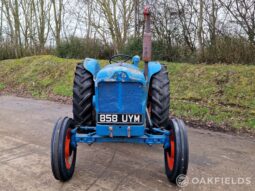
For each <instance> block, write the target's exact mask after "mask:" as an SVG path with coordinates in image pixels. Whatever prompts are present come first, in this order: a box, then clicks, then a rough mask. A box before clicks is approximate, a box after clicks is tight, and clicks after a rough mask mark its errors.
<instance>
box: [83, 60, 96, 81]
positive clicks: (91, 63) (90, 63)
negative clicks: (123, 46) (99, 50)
mask: <svg viewBox="0 0 255 191" xmlns="http://www.w3.org/2000/svg"><path fill="white" fill-rule="evenodd" d="M83 66H84V68H85V69H86V70H87V71H89V72H90V73H91V74H92V75H93V78H94V79H95V78H96V75H97V73H98V71H99V70H100V65H99V62H98V61H97V60H96V59H93V58H86V59H85V60H84V62H83Z"/></svg>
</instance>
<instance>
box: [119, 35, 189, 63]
mask: <svg viewBox="0 0 255 191" xmlns="http://www.w3.org/2000/svg"><path fill="white" fill-rule="evenodd" d="M142 43H143V42H142V38H130V39H129V40H128V42H127V44H126V45H125V48H124V49H123V51H122V52H124V53H125V54H128V55H142V52H143V50H142V49H143V48H142ZM191 58H192V53H191V52H190V51H189V50H188V49H187V48H186V47H184V46H183V47H178V46H172V45H170V44H168V43H166V42H165V41H164V40H156V41H155V40H154V41H153V42H152V59H153V60H165V61H175V62H176V61H177V62H184V61H190V60H191Z"/></svg>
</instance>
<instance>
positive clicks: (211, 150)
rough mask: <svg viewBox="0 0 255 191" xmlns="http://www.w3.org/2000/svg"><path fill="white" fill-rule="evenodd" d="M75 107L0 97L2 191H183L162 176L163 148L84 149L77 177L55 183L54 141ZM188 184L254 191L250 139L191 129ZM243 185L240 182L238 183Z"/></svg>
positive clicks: (254, 143) (253, 152)
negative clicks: (59, 124) (58, 127)
mask: <svg viewBox="0 0 255 191" xmlns="http://www.w3.org/2000/svg"><path fill="white" fill-rule="evenodd" d="M66 115H67V116H72V115H71V106H70V105H63V104H58V103H54V102H49V101H38V100H33V99H25V98H17V97H10V96H0V190H1V191H2V190H3V191H8V190H43V191H45V190H47V191H48V190H70V191H73V190H90V191H92V190H102V191H103V190H130V191H131V190H135V191H140V190H145V191H150V190H151V191H155V190H160V191H164V190H180V189H181V188H178V187H176V186H174V185H172V184H170V183H169V182H168V180H167V178H166V176H165V174H164V163H163V149H162V146H153V147H148V146H146V145H133V144H98V145H97V144H94V145H92V146H88V145H85V144H81V145H79V147H78V158H77V165H76V171H75V174H74V177H73V179H72V180H71V181H69V182H67V183H60V182H58V181H56V180H55V179H54V178H53V176H52V173H51V166H50V139H51V133H52V130H53V126H54V123H55V121H56V120H57V118H58V117H61V116H66ZM188 136H189V144H190V163H189V171H188V178H189V184H188V185H187V186H186V187H185V188H182V189H183V190H245V191H247V190H255V187H254V186H255V178H254V175H255V141H254V139H252V138H247V137H239V136H233V135H228V134H222V133H216V132H211V131H207V130H198V129H192V128H188ZM238 181H239V182H238Z"/></svg>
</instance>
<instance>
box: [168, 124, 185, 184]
mask: <svg viewBox="0 0 255 191" xmlns="http://www.w3.org/2000/svg"><path fill="white" fill-rule="evenodd" d="M169 131H170V135H169V139H168V143H166V145H165V147H166V148H165V149H164V158H165V171H166V175H167V178H168V180H169V181H170V182H172V183H175V184H176V183H177V182H181V181H183V180H184V179H180V180H178V178H177V177H178V176H179V175H186V174H187V170H188V163H189V144H188V137H187V130H186V128H185V124H184V122H183V121H182V120H180V119H170V120H169ZM184 177H185V176H184Z"/></svg>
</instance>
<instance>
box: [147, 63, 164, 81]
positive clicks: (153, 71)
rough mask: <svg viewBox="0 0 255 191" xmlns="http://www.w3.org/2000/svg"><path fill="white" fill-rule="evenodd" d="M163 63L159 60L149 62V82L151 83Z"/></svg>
mask: <svg viewBox="0 0 255 191" xmlns="http://www.w3.org/2000/svg"><path fill="white" fill-rule="evenodd" d="M161 67H162V66H161V64H160V63H159V62H149V65H148V84H150V80H151V77H152V76H153V75H154V74H156V73H158V72H159V71H160V70H161Z"/></svg>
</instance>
